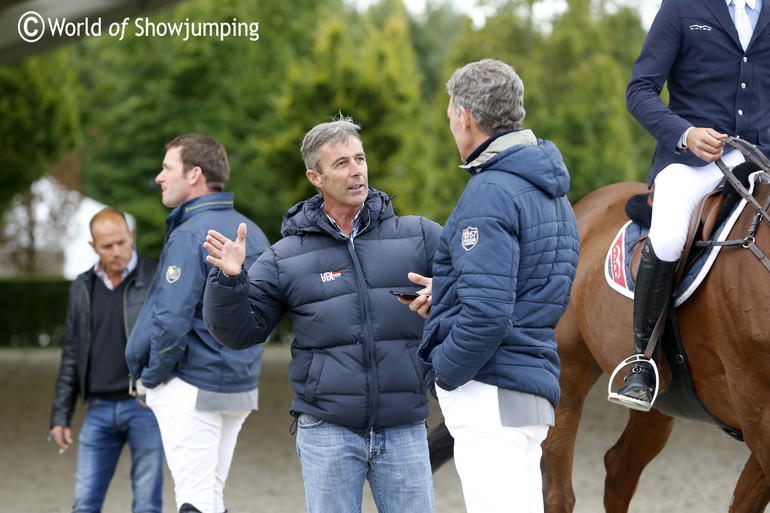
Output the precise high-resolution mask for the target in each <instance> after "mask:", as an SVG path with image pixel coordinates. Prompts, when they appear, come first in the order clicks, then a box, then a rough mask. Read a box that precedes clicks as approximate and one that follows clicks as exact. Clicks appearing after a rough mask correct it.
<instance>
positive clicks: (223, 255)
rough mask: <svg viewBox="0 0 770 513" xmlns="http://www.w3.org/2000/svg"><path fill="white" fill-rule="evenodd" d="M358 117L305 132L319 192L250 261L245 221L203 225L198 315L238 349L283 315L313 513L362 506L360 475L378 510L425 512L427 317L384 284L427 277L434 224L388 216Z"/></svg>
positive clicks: (428, 482)
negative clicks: (225, 228)
mask: <svg viewBox="0 0 770 513" xmlns="http://www.w3.org/2000/svg"><path fill="white" fill-rule="evenodd" d="M359 129H360V127H359V126H358V125H357V124H356V123H354V122H353V121H352V120H351V119H350V118H346V117H340V118H339V119H335V120H333V121H331V122H328V123H322V124H320V125H318V126H316V127H315V128H313V129H312V130H310V131H309V132H308V133H307V134H306V135H305V138H304V140H303V142H302V146H301V151H302V156H303V159H304V161H305V167H306V168H307V171H306V175H307V178H308V180H310V182H311V183H312V184H313V185H314V186H315V187H316V188H317V189H318V190H319V192H320V194H318V195H316V196H314V197H312V198H310V199H308V200H307V201H302V202H300V203H299V204H297V205H296V206H294V207H293V208H291V209H290V210H289V211H288V212H287V213H286V215H285V216H284V220H283V226H282V230H281V232H282V235H283V237H284V238H283V239H282V240H280V241H279V242H277V243H275V244H274V245H273V246H272V247H270V248H269V249H268V250H267V251H265V252H264V253H263V254H262V256H261V257H260V258H259V259H258V260H257V262H256V263H255V264H254V265H253V266H251V268H250V269H249V270H248V273H247V272H246V270H245V268H244V267H243V255H244V254H245V252H246V250H247V246H248V241H246V243H244V239H245V237H246V233H247V229H246V227H245V225H241V226H240V227H239V229H238V237H237V239H236V240H235V242H233V241H231V240H230V239H228V238H226V237H224V236H223V235H221V234H220V233H218V232H216V231H213V230H212V231H210V232H209V236H208V237H207V241H206V245H205V247H206V249H207V250H208V251H209V252H210V253H211V256H209V257H208V261H209V262H210V263H212V264H214V265H216V266H217V267H219V269H218V270H217V269H215V270H214V271H213V272H212V273H211V274H210V275H209V280H208V283H207V285H206V290H205V293H204V300H203V317H204V320H205V321H206V326H207V327H208V329H209V331H210V332H211V334H212V335H213V336H214V338H216V339H217V340H219V341H220V342H221V343H223V344H225V345H226V346H228V347H230V348H233V349H245V348H248V347H251V346H254V345H255V344H259V343H261V342H264V341H265V339H266V338H267V336H268V335H269V333H270V331H271V330H272V329H273V327H274V326H275V324H276V323H277V322H278V321H279V319H280V318H281V317H282V316H283V315H284V314H285V313H287V312H288V313H289V314H290V315H291V320H292V325H293V328H294V334H295V340H294V341H293V342H292V347H291V354H292V359H291V363H290V364H289V383H290V385H291V388H292V390H293V391H294V401H293V402H292V404H291V412H292V414H293V415H294V416H295V417H296V422H297V425H298V430H297V454H298V455H299V458H300V462H301V464H302V475H303V478H304V482H305V496H306V501H307V510H308V512H310V513H360V512H361V503H362V494H363V487H364V483H365V481H367V480H368V481H369V485H370V487H371V489H372V495H373V497H374V501H375V503H376V505H377V509H378V511H380V512H386V511H388V512H389V511H397V512H410V513H428V512H432V511H433V509H434V508H433V482H432V477H431V468H430V458H429V454H428V445H427V439H426V428H425V418H426V417H427V416H428V413H429V410H428V392H427V386H426V383H425V379H424V378H425V370H426V369H425V367H424V366H423V365H421V363H420V362H419V361H418V359H417V346H418V345H419V343H420V339H421V336H422V331H423V319H421V318H420V317H419V316H416V315H411V314H410V312H409V310H408V308H407V307H406V306H404V305H402V304H400V303H399V302H398V301H397V300H396V298H394V297H393V296H392V295H391V294H390V293H389V290H391V289H399V288H401V289H403V288H404V287H408V286H409V285H410V283H409V280H408V279H407V272H408V271H409V270H415V271H417V270H418V269H419V271H417V272H420V273H421V274H426V276H427V275H431V266H432V263H433V255H434V254H435V252H436V246H437V244H438V237H439V234H440V232H441V227H440V226H439V225H437V224H436V223H434V222H432V221H430V220H428V219H426V218H424V217H416V216H396V215H395V214H394V212H393V207H392V205H391V202H390V200H391V198H390V197H388V196H387V195H386V194H384V193H383V192H380V191H378V190H375V189H372V188H369V187H368V167H367V162H366V155H365V153H364V148H363V144H362V142H361V139H360V136H359V134H358V130H359Z"/></svg>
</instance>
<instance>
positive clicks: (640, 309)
mask: <svg viewBox="0 0 770 513" xmlns="http://www.w3.org/2000/svg"><path fill="white" fill-rule="evenodd" d="M678 267H679V262H678V261H677V262H664V261H663V260H660V259H659V258H658V257H657V256H656V255H655V251H654V250H653V248H652V244H650V241H649V239H648V240H647V243H646V244H645V246H644V249H642V258H641V260H640V262H639V271H638V272H637V275H636V290H635V292H634V352H635V353H636V354H644V351H645V350H646V349H647V343H648V342H649V341H650V336H651V335H652V331H653V329H655V324H656V323H657V322H658V318H659V317H660V315H661V312H662V311H663V308H665V305H666V301H667V300H668V299H669V297H671V294H672V292H673V290H672V289H673V287H674V279H675V277H676V272H677V269H678ZM657 354H658V346H657V344H656V346H655V348H654V351H653V353H652V357H653V359H655V360H657ZM617 393H618V395H620V396H625V397H629V398H631V399H636V400H637V401H640V402H641V403H644V405H643V406H646V407H647V408H649V407H650V405H651V403H652V398H653V396H654V393H655V372H654V371H653V369H652V366H651V365H650V364H649V363H646V362H636V363H635V364H634V365H633V367H632V368H631V373H630V374H629V375H628V376H627V377H626V379H625V384H624V385H623V386H622V387H620V389H619V390H618V392H617ZM626 405H627V406H628V404H626Z"/></svg>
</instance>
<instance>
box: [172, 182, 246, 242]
mask: <svg viewBox="0 0 770 513" xmlns="http://www.w3.org/2000/svg"><path fill="white" fill-rule="evenodd" d="M233 208H235V201H234V196H233V193H232V192H215V193H212V194H205V195H203V196H198V197H197V198H193V199H190V200H187V201H185V202H184V203H182V204H181V205H179V206H178V207H176V208H175V209H174V210H172V211H171V213H170V214H169V215H168V217H167V218H166V233H167V234H168V233H171V232H172V231H174V229H175V228H176V227H177V226H179V225H180V224H182V223H184V222H185V221H187V220H188V219H190V218H191V217H193V216H194V215H197V214H199V213H201V212H206V211H208V210H223V209H233Z"/></svg>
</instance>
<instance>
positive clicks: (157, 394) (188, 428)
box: [147, 378, 251, 513]
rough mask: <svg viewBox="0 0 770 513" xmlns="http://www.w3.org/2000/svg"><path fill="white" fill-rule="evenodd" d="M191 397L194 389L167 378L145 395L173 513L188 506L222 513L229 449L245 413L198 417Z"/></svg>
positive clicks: (207, 512)
mask: <svg viewBox="0 0 770 513" xmlns="http://www.w3.org/2000/svg"><path fill="white" fill-rule="evenodd" d="M197 397H198V388H197V387H195V386H193V385H190V384H189V383H186V382H184V381H182V380H181V379H179V378H173V379H171V380H170V381H168V382H167V383H165V384H162V385H158V386H157V387H155V388H154V389H149V390H147V405H148V406H149V407H150V408H151V409H152V411H153V413H154V414H155V418H156V419H157V420H158V426H159V427H160V435H161V438H162V439H163V450H164V452H165V454H166V463H167V464H168V468H169V470H170V471H171V477H173V479H174V495H175V497H176V508H177V511H178V510H179V508H180V507H181V506H182V504H184V503H188V504H191V505H193V506H195V507H196V508H198V509H199V510H200V511H202V512H203V513H223V512H224V511H225V504H224V488H225V481H226V480H227V475H228V473H229V472H230V464H231V463H232V461H233V452H234V451H235V443H236V441H237V439H238V433H239V432H240V430H241V426H242V425H243V421H244V420H246V417H248V415H249V413H251V411H199V410H196V409H195V402H196V400H197Z"/></svg>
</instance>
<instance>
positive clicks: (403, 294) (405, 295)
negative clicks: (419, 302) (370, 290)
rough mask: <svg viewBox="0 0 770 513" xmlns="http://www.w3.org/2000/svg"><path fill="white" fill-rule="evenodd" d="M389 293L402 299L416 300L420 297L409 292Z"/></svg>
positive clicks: (397, 291)
mask: <svg viewBox="0 0 770 513" xmlns="http://www.w3.org/2000/svg"><path fill="white" fill-rule="evenodd" d="M390 293H391V294H393V295H394V296H398V297H403V298H404V299H416V298H418V297H420V294H418V293H417V292H412V291H410V290H391V291H390Z"/></svg>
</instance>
